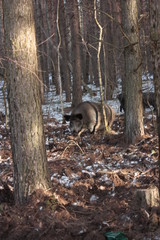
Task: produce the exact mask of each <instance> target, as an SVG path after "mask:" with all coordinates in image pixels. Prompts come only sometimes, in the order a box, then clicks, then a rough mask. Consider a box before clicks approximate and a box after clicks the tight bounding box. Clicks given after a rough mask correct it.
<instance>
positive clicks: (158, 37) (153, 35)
mask: <svg viewBox="0 0 160 240" xmlns="http://www.w3.org/2000/svg"><path fill="white" fill-rule="evenodd" d="M150 21H151V28H150V40H151V50H152V62H153V74H154V85H155V95H156V110H157V131H158V138H159V159H158V165H159V166H158V167H159V192H160V2H159V1H155V0H154V1H150Z"/></svg>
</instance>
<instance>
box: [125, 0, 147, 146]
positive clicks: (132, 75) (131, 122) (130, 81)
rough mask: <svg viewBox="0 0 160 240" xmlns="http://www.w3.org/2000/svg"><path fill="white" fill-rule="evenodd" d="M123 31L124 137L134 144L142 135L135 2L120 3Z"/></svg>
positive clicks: (140, 85) (140, 79)
mask: <svg viewBox="0 0 160 240" xmlns="http://www.w3.org/2000/svg"><path fill="white" fill-rule="evenodd" d="M121 6H122V14H123V15H122V21H123V29H124V31H125V34H126V35H125V41H124V58H125V105H126V106H125V137H126V142H127V143H135V141H136V140H137V138H139V137H141V136H142V135H143V134H144V127H143V108H142V69H141V53H140V46H139V32H138V22H137V21H138V11H137V1H136V0H132V1H123V0H122V1H121Z"/></svg>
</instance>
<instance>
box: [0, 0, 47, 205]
mask: <svg viewBox="0 0 160 240" xmlns="http://www.w3.org/2000/svg"><path fill="white" fill-rule="evenodd" d="M3 8H4V27H5V47H6V58H7V87H8V98H9V110H10V128H11V144H12V155H13V163H14V194H15V202H16V203H20V204H23V203H25V202H26V201H27V200H28V197H29V195H30V194H32V193H33V192H34V191H35V190H36V189H47V188H48V187H49V183H48V174H47V159H46V151H45V140H44V133H43V122H42V110H41V97H40V81H39V79H38V63H37V49H36V38H35V26H34V19H33V4H32V0H12V1H10V0H3Z"/></svg>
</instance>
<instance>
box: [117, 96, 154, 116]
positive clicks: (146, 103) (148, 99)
mask: <svg viewBox="0 0 160 240" xmlns="http://www.w3.org/2000/svg"><path fill="white" fill-rule="evenodd" d="M117 98H118V100H119V102H120V111H121V112H122V110H123V111H124V112H125V98H124V96H123V95H122V93H120V94H118V95H117ZM142 104H143V109H144V110H145V108H149V107H150V105H151V106H152V107H153V108H154V110H156V102H155V94H154V92H149V93H148V92H145V93H143V94H142Z"/></svg>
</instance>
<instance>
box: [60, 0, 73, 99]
mask: <svg viewBox="0 0 160 240" xmlns="http://www.w3.org/2000/svg"><path fill="white" fill-rule="evenodd" d="M59 15H60V16H59V25H60V34H61V41H62V48H61V54H62V59H61V62H62V69H63V71H62V72H63V75H62V79H63V83H64V84H63V85H64V89H65V93H66V102H70V101H71V81H70V70H69V61H68V51H67V47H68V46H67V39H66V37H67V36H66V13H65V8H64V1H60V12H59Z"/></svg>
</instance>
